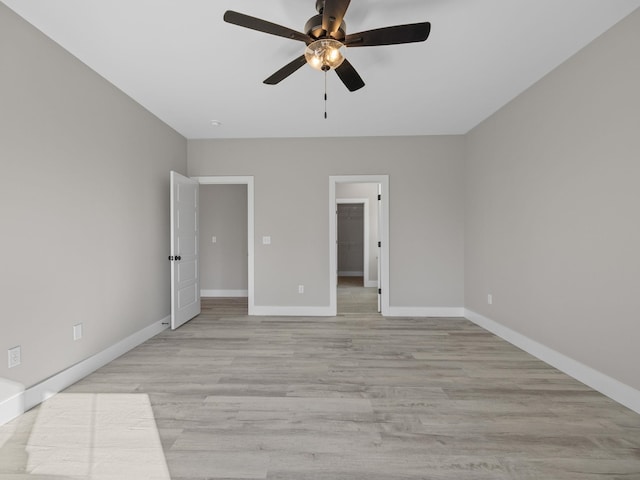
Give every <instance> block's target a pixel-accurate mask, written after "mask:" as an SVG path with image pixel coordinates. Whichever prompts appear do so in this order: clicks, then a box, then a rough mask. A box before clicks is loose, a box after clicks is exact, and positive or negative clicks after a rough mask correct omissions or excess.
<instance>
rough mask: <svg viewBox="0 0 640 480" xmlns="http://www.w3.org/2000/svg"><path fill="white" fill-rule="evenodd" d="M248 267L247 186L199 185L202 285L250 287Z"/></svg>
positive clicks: (201, 287)
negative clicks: (214, 239)
mask: <svg viewBox="0 0 640 480" xmlns="http://www.w3.org/2000/svg"><path fill="white" fill-rule="evenodd" d="M214 236H215V237H216V243H213V242H212V238H211V237H214ZM247 268H248V267H247V186H246V185H200V289H201V290H227V291H228V290H247V289H248V284H249V280H248V275H247V272H248V270H247Z"/></svg>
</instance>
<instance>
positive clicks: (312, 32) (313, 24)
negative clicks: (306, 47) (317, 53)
mask: <svg viewBox="0 0 640 480" xmlns="http://www.w3.org/2000/svg"><path fill="white" fill-rule="evenodd" d="M322 4H323V5H324V1H322ZM346 30H347V26H346V24H345V23H344V22H342V23H341V24H340V28H338V30H337V31H336V32H335V33H334V34H333V35H332V36H329V34H328V33H327V31H326V30H325V29H324V28H322V14H319V15H314V16H313V17H311V18H310V19H309V20H307V23H306V24H305V26H304V31H305V32H306V34H307V35H309V36H311V37H313V38H315V39H316V40H318V39H320V38H333V39H335V40H338V41H339V42H342V41H343V40H344V38H345V36H346Z"/></svg>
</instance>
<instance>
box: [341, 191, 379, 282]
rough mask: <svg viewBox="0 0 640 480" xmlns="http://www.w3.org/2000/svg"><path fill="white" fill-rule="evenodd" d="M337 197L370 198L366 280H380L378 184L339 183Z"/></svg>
mask: <svg viewBox="0 0 640 480" xmlns="http://www.w3.org/2000/svg"><path fill="white" fill-rule="evenodd" d="M336 198H337V199H342V198H344V199H349V198H366V199H368V200H369V278H366V279H365V281H368V282H370V283H376V284H377V282H378V240H379V237H378V184H377V183H338V184H337V185H336Z"/></svg>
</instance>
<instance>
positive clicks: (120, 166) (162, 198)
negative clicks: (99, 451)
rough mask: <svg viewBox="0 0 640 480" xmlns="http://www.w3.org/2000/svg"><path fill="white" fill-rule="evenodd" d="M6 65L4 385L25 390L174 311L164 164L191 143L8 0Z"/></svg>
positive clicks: (1, 145) (0, 124)
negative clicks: (13, 353) (80, 328)
mask: <svg viewBox="0 0 640 480" xmlns="http://www.w3.org/2000/svg"><path fill="white" fill-rule="evenodd" d="M0 65H1V67H0V68H1V70H2V73H1V74H0V162H1V165H0V166H1V172H2V174H1V177H0V219H2V222H1V226H0V228H1V229H2V234H1V235H0V251H2V252H3V254H2V255H3V258H2V275H0V305H2V314H1V315H0V332H1V334H0V353H1V354H2V357H1V358H3V359H5V360H3V361H0V383H1V380H2V379H1V377H4V378H7V379H9V380H13V381H15V382H18V383H20V384H22V385H23V386H25V387H29V386H32V385H34V384H35V383H37V382H39V381H41V380H43V379H45V378H47V377H49V376H51V375H53V374H55V373H57V372H60V371H61V370H63V369H65V368H67V367H69V366H71V365H74V364H75V363H77V362H80V361H82V360H83V359H86V358H87V357H89V356H91V355H93V354H95V353H97V352H99V351H102V350H103V349H105V348H107V347H109V346H111V345H113V344H115V343H116V342H118V341H119V340H122V339H123V338H125V337H127V336H129V335H130V334H132V333H134V332H137V331H139V330H141V329H142V328H144V327H146V326H148V325H150V324H152V323H154V322H157V321H159V320H161V319H163V318H164V317H166V316H167V315H168V314H169V283H168V282H169V262H168V261H167V255H168V253H169V239H168V236H169V234H168V232H169V171H170V170H171V169H174V170H177V171H180V172H183V173H186V164H187V163H186V150H187V147H186V140H185V139H184V138H183V137H182V136H180V135H178V134H177V133H176V132H175V131H173V130H172V129H170V128H168V127H167V126H166V125H165V124H163V123H162V122H160V121H159V120H158V119H157V118H156V117H154V116H153V115H151V114H150V113H149V112H147V111H146V110H144V109H143V108H142V107H140V106H139V105H138V104H136V103H135V102H133V101H132V100H131V99H130V98H129V97H127V96H125V95H124V94H123V93H122V92H120V91H119V90H117V89H116V88H115V87H113V86H112V85H111V84H109V83H108V82H106V81H105V80H104V79H102V78H101V77H99V76H98V75H97V74H96V73H94V72H93V71H91V70H90V69H89V68H88V67H86V66H85V65H84V64H82V63H81V62H79V61H78V60H77V59H76V58H74V57H72V56H71V55H69V54H68V53H67V52H66V51H64V50H62V49H61V48H60V47H59V46H58V45H56V44H55V43H53V42H52V41H50V40H49V39H48V38H46V37H45V36H44V35H43V34H41V33H40V32H38V31H37V30H35V29H34V28H32V27H31V26H30V25H28V24H27V23H26V22H24V21H23V20H22V19H20V18H19V17H17V16H16V15H15V14H14V13H13V12H11V11H10V10H9V9H7V7H5V6H4V5H3V4H0ZM79 322H82V323H83V324H84V338H83V339H82V340H80V341H76V342H74V341H73V339H72V326H73V325H74V324H76V323H79ZM16 345H21V346H22V365H21V366H19V367H16V368H12V369H10V370H9V369H7V362H6V358H7V357H6V353H5V352H6V351H7V349H8V348H10V347H14V346H16Z"/></svg>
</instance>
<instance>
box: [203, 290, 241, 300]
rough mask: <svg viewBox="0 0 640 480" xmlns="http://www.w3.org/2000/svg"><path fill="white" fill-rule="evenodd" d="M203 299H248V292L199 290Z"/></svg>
mask: <svg viewBox="0 0 640 480" xmlns="http://www.w3.org/2000/svg"><path fill="white" fill-rule="evenodd" d="M200 296H201V297H203V298H230V297H248V296H249V290H200Z"/></svg>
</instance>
